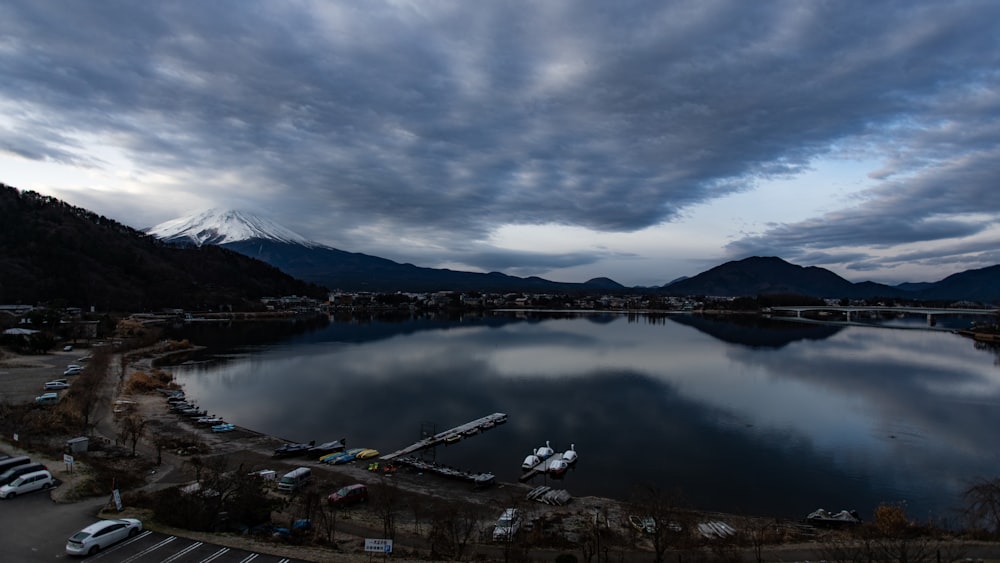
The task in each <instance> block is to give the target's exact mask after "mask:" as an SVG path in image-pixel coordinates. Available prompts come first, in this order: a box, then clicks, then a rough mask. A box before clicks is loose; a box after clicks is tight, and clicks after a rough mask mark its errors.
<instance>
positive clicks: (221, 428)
mask: <svg viewBox="0 0 1000 563" xmlns="http://www.w3.org/2000/svg"><path fill="white" fill-rule="evenodd" d="M233 430H236V425H235V424H229V423H225V424H216V425H215V426H213V427H212V432H232V431H233Z"/></svg>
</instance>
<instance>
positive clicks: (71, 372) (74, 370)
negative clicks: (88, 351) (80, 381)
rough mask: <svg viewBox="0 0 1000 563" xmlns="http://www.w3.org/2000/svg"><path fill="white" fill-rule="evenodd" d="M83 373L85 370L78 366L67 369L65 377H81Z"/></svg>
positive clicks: (64, 373)
mask: <svg viewBox="0 0 1000 563" xmlns="http://www.w3.org/2000/svg"><path fill="white" fill-rule="evenodd" d="M81 373H83V368H82V367H80V366H77V365H72V366H69V367H68V368H66V370H65V371H64V372H63V375H80V374H81Z"/></svg>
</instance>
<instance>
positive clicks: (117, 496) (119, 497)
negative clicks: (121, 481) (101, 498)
mask: <svg viewBox="0 0 1000 563" xmlns="http://www.w3.org/2000/svg"><path fill="white" fill-rule="evenodd" d="M111 496H113V497H115V508H117V509H118V512H121V511H122V494H121V493H120V492H118V489H115V490H114V491H112V492H111Z"/></svg>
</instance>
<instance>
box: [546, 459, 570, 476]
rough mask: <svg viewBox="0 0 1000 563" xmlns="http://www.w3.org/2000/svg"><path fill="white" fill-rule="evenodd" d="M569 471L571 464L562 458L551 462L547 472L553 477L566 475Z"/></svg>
mask: <svg viewBox="0 0 1000 563" xmlns="http://www.w3.org/2000/svg"><path fill="white" fill-rule="evenodd" d="M567 469H569V462H568V461H566V459H565V458H562V457H560V458H558V459H553V460H550V461H549V465H548V467H547V468H546V471H548V472H549V473H551V474H553V475H562V474H563V473H566V470H567Z"/></svg>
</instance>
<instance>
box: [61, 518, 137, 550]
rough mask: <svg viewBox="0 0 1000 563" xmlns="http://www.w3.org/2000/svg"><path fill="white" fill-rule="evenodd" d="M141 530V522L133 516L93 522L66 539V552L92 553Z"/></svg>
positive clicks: (135, 534) (132, 535)
mask: <svg viewBox="0 0 1000 563" xmlns="http://www.w3.org/2000/svg"><path fill="white" fill-rule="evenodd" d="M141 531H142V522H140V521H139V520H136V519H135V518H122V519H120V520H101V521H99V522H94V523H93V524H91V525H89V526H87V527H86V528H84V529H82V530H80V531H79V532H77V533H75V534H73V535H72V536H70V538H69V539H68V540H66V553H68V554H69V555H93V554H95V553H97V552H98V551H100V550H102V549H104V548H106V547H108V546H110V545H112V544H115V543H118V542H120V541H122V540H123V539H125V538H131V537H134V536H137V535H138V534H139V532H141Z"/></svg>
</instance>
